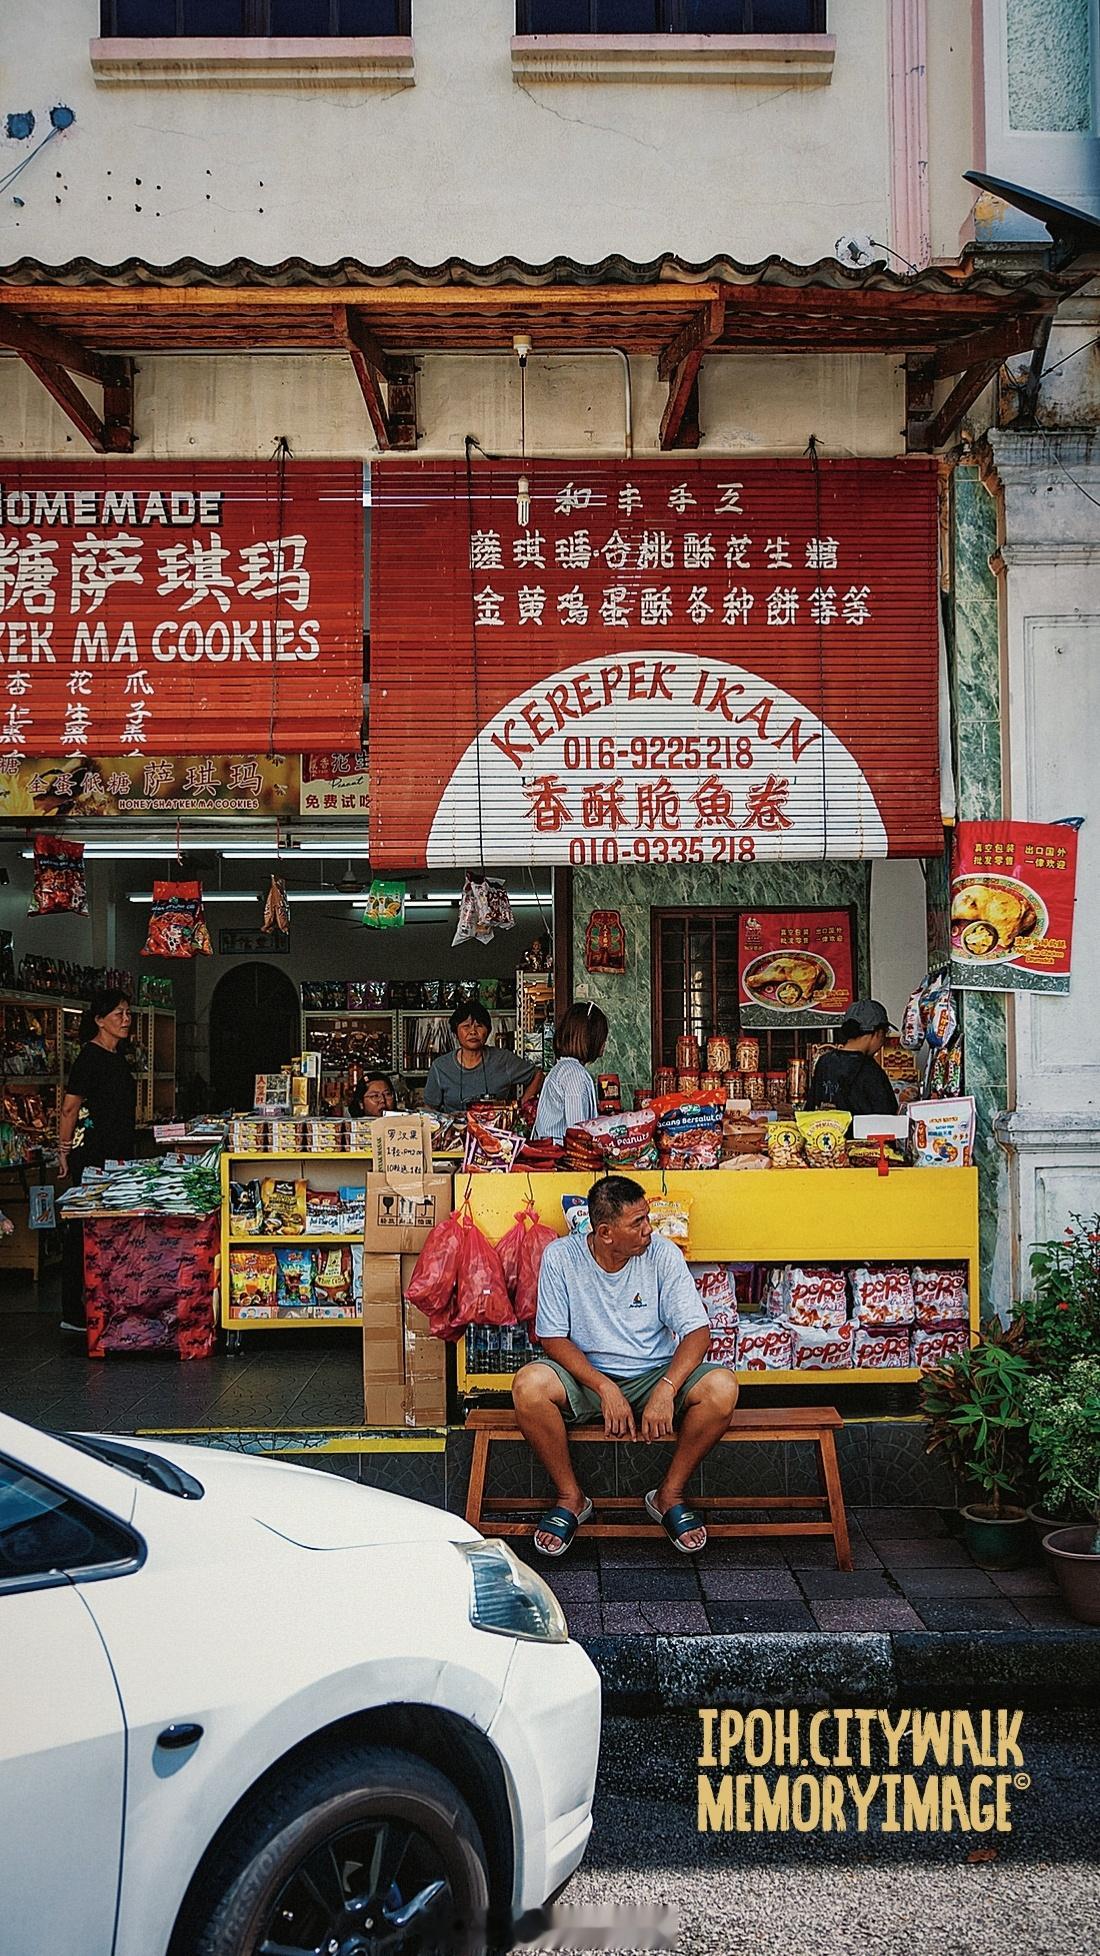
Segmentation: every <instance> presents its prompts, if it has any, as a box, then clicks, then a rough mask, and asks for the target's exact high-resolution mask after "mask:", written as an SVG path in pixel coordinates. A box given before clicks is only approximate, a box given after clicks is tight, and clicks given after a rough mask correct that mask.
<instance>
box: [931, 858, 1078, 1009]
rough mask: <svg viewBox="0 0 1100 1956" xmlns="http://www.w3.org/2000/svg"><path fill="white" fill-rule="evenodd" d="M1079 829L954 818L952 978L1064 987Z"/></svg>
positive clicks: (1008, 988)
mask: <svg viewBox="0 0 1100 1956" xmlns="http://www.w3.org/2000/svg"><path fill="white" fill-rule="evenodd" d="M1076 886H1077V831H1076V829H1075V828H1074V827H1072V826H1071V825H1069V824H1068V823H1064V822H960V823H959V825H958V827H957V828H956V830H955V843H954V851H953V855H952V861H951V979H952V983H953V984H955V985H957V986H959V987H960V988H961V989H962V990H964V991H980V992H1068V990H1069V982H1070V963H1071V951H1072V945H1073V906H1074V899H1075V895H1076Z"/></svg>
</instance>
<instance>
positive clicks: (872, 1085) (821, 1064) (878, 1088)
mask: <svg viewBox="0 0 1100 1956" xmlns="http://www.w3.org/2000/svg"><path fill="white" fill-rule="evenodd" d="M893 1031H894V1027H893V1026H892V1025H891V1024H890V1020H889V1018H888V1017H887V1013H886V1007H885V1005H880V1004H879V1002H878V999H877V998H857V999H853V1001H852V1003H851V1005H850V1006H849V1007H848V1016H847V1018H846V1019H845V1021H844V1023H843V1025H842V1026H841V1028H840V1032H839V1034H838V1035H837V1041H836V1044H835V1046H830V1047H829V1048H828V1051H827V1052H824V1053H822V1054H821V1056H820V1058H819V1059H818V1062H817V1065H816V1066H815V1067H814V1077H813V1079H812V1080H811V1081H810V1092H809V1097H808V1099H807V1102H806V1105H807V1106H808V1107H811V1108H812V1107H841V1108H846V1109H847V1111H848V1113H849V1114H896V1113H897V1111H898V1103H897V1099H896V1097H895V1094H894V1089H893V1087H892V1086H891V1085H890V1082H889V1080H888V1079H887V1078H886V1075H885V1073H884V1072H883V1070H882V1068H881V1066H880V1065H879V1064H878V1055H879V1053H881V1051H882V1048H883V1044H884V1042H885V1039H886V1035H887V1033H888V1032H893Z"/></svg>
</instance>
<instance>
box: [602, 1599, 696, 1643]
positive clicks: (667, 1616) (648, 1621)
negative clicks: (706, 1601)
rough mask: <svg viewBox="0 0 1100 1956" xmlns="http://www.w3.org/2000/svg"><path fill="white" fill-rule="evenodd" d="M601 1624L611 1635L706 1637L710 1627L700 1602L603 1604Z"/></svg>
mask: <svg viewBox="0 0 1100 1956" xmlns="http://www.w3.org/2000/svg"><path fill="white" fill-rule="evenodd" d="M603 1627H604V1630H605V1632H606V1633H607V1634H608V1635H609V1636H612V1637H690V1636H695V1637H705V1636H706V1635H707V1633H708V1631H709V1630H710V1624H709V1623H708V1621H707V1612H706V1611H705V1610H704V1608H703V1605H702V1604H701V1603H665V1602H652V1603H650V1602H646V1603H638V1602H635V1603H613V1602H612V1603H609V1602H607V1601H606V1600H605V1601H604V1604H603Z"/></svg>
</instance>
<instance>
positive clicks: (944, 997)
mask: <svg viewBox="0 0 1100 1956" xmlns="http://www.w3.org/2000/svg"><path fill="white" fill-rule="evenodd" d="M921 1017H922V1020H923V1023H924V1036H925V1038H926V1039H927V1041H928V1044H929V1046H930V1047H931V1048H932V1051H933V1052H934V1053H938V1052H939V1050H940V1048H941V1047H943V1046H950V1044H951V1041H952V1040H953V1039H954V1037H955V1034H956V1033H957V1032H958V1029H959V1021H958V1015H957V1013H956V1011H955V999H954V994H953V993H952V990H951V983H950V980H949V979H948V977H947V975H946V973H944V972H941V973H940V975H939V976H938V977H937V978H935V979H933V981H932V983H931V985H929V986H928V987H927V988H926V990H925V995H924V1002H923V1004H922V1008H921Z"/></svg>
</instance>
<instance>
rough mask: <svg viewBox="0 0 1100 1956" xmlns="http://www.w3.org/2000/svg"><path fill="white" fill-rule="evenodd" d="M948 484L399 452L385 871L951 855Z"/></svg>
mask: <svg viewBox="0 0 1100 1956" xmlns="http://www.w3.org/2000/svg"><path fill="white" fill-rule="evenodd" d="M936 498H937V487H936V469H935V463H934V462H933V461H930V460H928V459H926V458H923V457H921V458H910V459H907V460H905V461H857V462H827V461H822V462H821V463H820V464H819V466H817V467H814V466H813V465H812V464H811V462H810V461H809V460H808V459H803V460H797V461H756V460H746V461H742V460H739V459H735V458H730V459H728V460H726V461H723V462H712V461H708V462H701V461H695V460H693V459H689V458H685V457H677V458H676V459H675V460H674V461H671V462H670V461H668V460H664V459H662V460H660V461H633V462H629V463H627V462H623V463H599V464H595V463H593V464H587V463H584V462H575V463H562V462H553V463H551V462H522V463H521V462H519V461H510V462H507V463H504V462H501V463H497V462H493V463H487V462H485V461H483V460H480V459H478V460H475V461H474V462H473V464H472V466H471V468H470V470H469V472H468V473H467V471H466V470H465V469H463V468H455V467H454V466H452V465H449V464H443V463H430V462H425V463H416V462H394V463H391V462H387V463H386V464H385V466H384V467H380V468H378V469H376V470H375V471H374V472H373V502H374V512H373V524H372V539H373V541H372V637H371V777H372V786H373V794H372V807H371V856H372V862H373V863H374V864H375V865H376V866H377V867H378V868H386V867H392V868H398V867H401V868H416V867H419V866H421V865H425V864H427V865H437V864H438V865H450V866H459V865H465V864H470V863H474V864H476V863H478V862H488V863H515V864H523V863H572V864H574V865H578V866H579V865H583V864H593V863H616V862H617V863H650V862H661V863H667V862H673V863H691V862H697V863H735V862H751V861H754V860H760V859H762V858H770V859H781V860H795V859H798V858H807V857H845V858H853V857H872V856H886V855H922V854H927V853H936V854H938V853H939V851H940V849H941V847H942V836H943V831H942V824H941V819H940V807H939V771H938V753H937V698H938V671H937V660H938V651H937V603H938V579H937V524H936Z"/></svg>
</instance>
